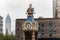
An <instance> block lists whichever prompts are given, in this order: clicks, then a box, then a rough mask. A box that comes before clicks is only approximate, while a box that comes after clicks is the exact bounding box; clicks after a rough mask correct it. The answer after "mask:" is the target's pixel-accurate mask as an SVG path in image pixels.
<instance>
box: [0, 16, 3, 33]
mask: <svg viewBox="0 0 60 40" xmlns="http://www.w3.org/2000/svg"><path fill="white" fill-rule="evenodd" d="M0 33H1V34H3V17H2V16H0Z"/></svg>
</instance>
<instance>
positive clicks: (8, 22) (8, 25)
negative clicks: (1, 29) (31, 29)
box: [5, 14, 11, 35]
mask: <svg viewBox="0 0 60 40" xmlns="http://www.w3.org/2000/svg"><path fill="white" fill-rule="evenodd" d="M5 28H6V29H5V30H6V34H9V35H10V34H11V18H10V16H9V14H8V15H7V16H6V20H5Z"/></svg>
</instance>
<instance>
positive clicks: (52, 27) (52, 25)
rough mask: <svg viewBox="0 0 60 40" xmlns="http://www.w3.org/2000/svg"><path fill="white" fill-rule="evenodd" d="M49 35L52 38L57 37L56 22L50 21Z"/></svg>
mask: <svg viewBox="0 0 60 40" xmlns="http://www.w3.org/2000/svg"><path fill="white" fill-rule="evenodd" d="M49 28H50V29H49V32H50V34H49V36H50V38H56V24H55V23H49Z"/></svg>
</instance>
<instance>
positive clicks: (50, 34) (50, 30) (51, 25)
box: [49, 23, 53, 38]
mask: <svg viewBox="0 0 60 40" xmlns="http://www.w3.org/2000/svg"><path fill="white" fill-rule="evenodd" d="M52 27H53V24H52V23H49V32H50V33H49V36H50V38H52Z"/></svg>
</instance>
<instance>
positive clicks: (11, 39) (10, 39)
mask: <svg viewBox="0 0 60 40" xmlns="http://www.w3.org/2000/svg"><path fill="white" fill-rule="evenodd" d="M0 40H16V38H15V36H14V35H3V34H0Z"/></svg>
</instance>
